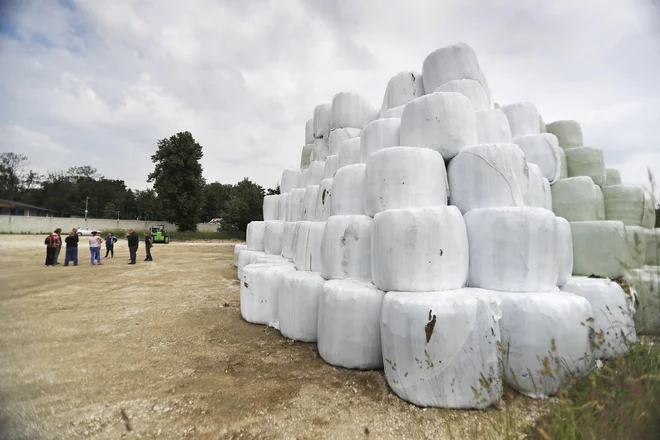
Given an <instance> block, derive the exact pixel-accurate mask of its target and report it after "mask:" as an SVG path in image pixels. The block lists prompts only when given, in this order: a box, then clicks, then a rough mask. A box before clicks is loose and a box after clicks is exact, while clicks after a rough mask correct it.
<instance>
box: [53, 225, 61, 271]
mask: <svg viewBox="0 0 660 440" xmlns="http://www.w3.org/2000/svg"><path fill="white" fill-rule="evenodd" d="M55 233H56V234H57V243H58V245H57V250H55V256H54V257H53V266H56V265H58V264H60V263H58V262H57V259H58V258H60V251H61V250H62V235H61V234H62V229H61V228H57V229H55Z"/></svg>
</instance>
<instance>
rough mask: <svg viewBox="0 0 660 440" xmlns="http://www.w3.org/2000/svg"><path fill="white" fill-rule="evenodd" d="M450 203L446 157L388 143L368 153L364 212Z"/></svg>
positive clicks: (372, 212) (424, 149) (374, 212)
mask: <svg viewBox="0 0 660 440" xmlns="http://www.w3.org/2000/svg"><path fill="white" fill-rule="evenodd" d="M446 204H447V172H446V170H445V161H444V160H443V159H442V156H441V155H440V154H439V153H438V152H437V151H434V150H430V149H428V148H416V147H389V148H384V149H382V150H378V151H376V152H375V153H374V154H372V155H371V157H369V159H368V160H367V163H366V168H365V204H364V209H365V213H366V214H367V215H369V216H371V217H373V216H374V215H376V214H377V213H379V212H381V211H385V210H386V209H397V208H421V207H426V206H444V205H446Z"/></svg>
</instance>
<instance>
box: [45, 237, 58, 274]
mask: <svg viewBox="0 0 660 440" xmlns="http://www.w3.org/2000/svg"><path fill="white" fill-rule="evenodd" d="M58 242H59V239H58V238H57V234H56V233H54V232H53V233H52V234H50V235H49V236H48V237H46V239H45V240H44V244H45V245H46V263H45V264H44V266H46V267H53V266H55V263H54V261H55V252H57V247H58V246H59V243H58Z"/></svg>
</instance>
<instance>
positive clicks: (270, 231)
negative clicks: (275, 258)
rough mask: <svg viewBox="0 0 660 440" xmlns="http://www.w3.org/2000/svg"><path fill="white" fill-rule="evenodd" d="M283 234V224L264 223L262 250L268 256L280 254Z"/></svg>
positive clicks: (279, 222) (278, 222)
mask: <svg viewBox="0 0 660 440" xmlns="http://www.w3.org/2000/svg"><path fill="white" fill-rule="evenodd" d="M283 233H284V222H281V221H269V222H266V230H265V232H264V250H265V251H266V253H267V254H269V255H281V254H282V234H283Z"/></svg>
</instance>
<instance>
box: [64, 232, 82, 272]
mask: <svg viewBox="0 0 660 440" xmlns="http://www.w3.org/2000/svg"><path fill="white" fill-rule="evenodd" d="M76 232H77V230H76V229H74V230H73V231H71V232H69V236H68V237H67V238H65V239H64V242H65V243H66V251H65V252H66V254H65V255H64V267H66V266H68V265H69V261H73V265H74V266H77V265H78V241H79V239H78V234H77V233H76Z"/></svg>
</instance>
